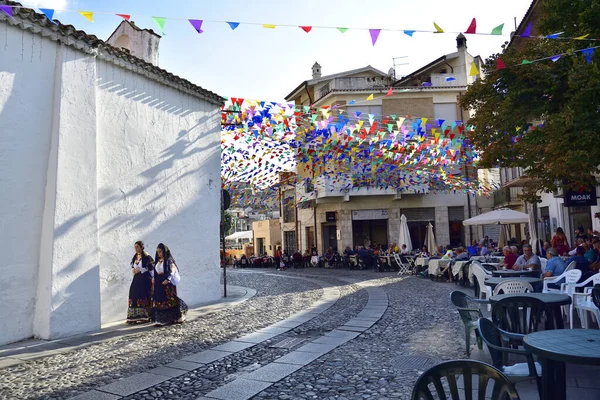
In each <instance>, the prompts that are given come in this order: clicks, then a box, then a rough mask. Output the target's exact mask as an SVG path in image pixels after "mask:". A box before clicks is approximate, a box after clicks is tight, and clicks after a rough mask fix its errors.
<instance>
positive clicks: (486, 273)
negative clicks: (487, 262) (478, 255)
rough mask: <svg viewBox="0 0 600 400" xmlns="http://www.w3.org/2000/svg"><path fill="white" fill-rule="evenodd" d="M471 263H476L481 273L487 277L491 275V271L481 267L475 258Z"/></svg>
mask: <svg viewBox="0 0 600 400" xmlns="http://www.w3.org/2000/svg"><path fill="white" fill-rule="evenodd" d="M472 265H477V266H478V267H479V268H481V270H482V271H483V273H484V274H485V275H486V276H487V277H491V276H492V273H491V272H490V271H488V270H487V269H485V268H484V267H483V265H482V264H481V262H479V261H478V260H475V261H473V262H472Z"/></svg>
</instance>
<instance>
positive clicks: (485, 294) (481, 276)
mask: <svg viewBox="0 0 600 400" xmlns="http://www.w3.org/2000/svg"><path fill="white" fill-rule="evenodd" d="M471 270H472V271H473V276H474V277H475V278H477V284H478V285H479V298H480V299H484V298H485V300H489V299H490V297H491V296H492V288H491V287H489V286H486V285H485V280H486V278H487V277H488V275H487V274H486V273H485V269H484V268H483V267H482V266H481V265H480V264H479V263H475V262H474V263H472V264H471ZM491 309H492V307H491V305H490V304H488V311H491Z"/></svg>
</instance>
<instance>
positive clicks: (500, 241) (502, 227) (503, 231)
mask: <svg viewBox="0 0 600 400" xmlns="http://www.w3.org/2000/svg"><path fill="white" fill-rule="evenodd" d="M507 238H508V234H507V233H506V226H505V225H500V236H499V237H498V248H499V249H502V248H503V247H504V246H506V245H508V240H507Z"/></svg>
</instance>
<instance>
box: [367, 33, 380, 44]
mask: <svg viewBox="0 0 600 400" xmlns="http://www.w3.org/2000/svg"><path fill="white" fill-rule="evenodd" d="M380 32H381V29H369V33H370V34H371V43H373V46H375V43H377V38H378V37H379V33H380Z"/></svg>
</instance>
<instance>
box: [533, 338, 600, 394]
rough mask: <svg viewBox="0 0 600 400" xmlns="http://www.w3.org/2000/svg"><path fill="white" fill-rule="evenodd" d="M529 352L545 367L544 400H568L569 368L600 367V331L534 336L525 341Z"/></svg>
mask: <svg viewBox="0 0 600 400" xmlns="http://www.w3.org/2000/svg"><path fill="white" fill-rule="evenodd" d="M523 344H524V347H525V350H527V351H530V352H531V353H533V354H535V355H537V356H538V358H539V359H540V361H541V363H542V372H543V373H542V396H541V400H566V398H567V385H566V368H565V365H566V364H567V363H568V364H583V365H600V330H598V329H555V330H549V331H540V332H534V333H530V334H528V335H526V336H525V338H524V339H523Z"/></svg>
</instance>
